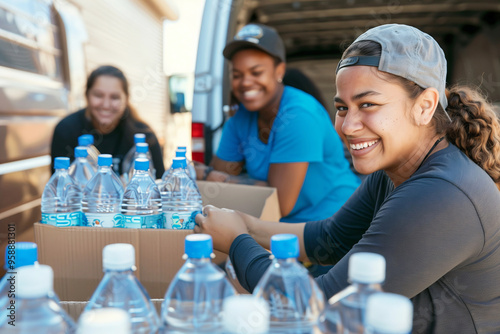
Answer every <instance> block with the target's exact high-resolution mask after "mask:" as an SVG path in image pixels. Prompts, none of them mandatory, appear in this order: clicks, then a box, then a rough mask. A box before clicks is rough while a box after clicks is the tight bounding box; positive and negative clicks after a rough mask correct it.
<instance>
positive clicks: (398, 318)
mask: <svg viewBox="0 0 500 334" xmlns="http://www.w3.org/2000/svg"><path fill="white" fill-rule="evenodd" d="M412 321H413V305H412V303H411V301H410V300H409V299H408V298H406V297H404V296H401V295H397V294H394V293H384V292H377V293H374V294H373V295H371V296H370V297H368V301H367V305H366V327H367V328H370V329H371V331H373V332H377V333H387V334H408V333H410V332H411V330H412Z"/></svg>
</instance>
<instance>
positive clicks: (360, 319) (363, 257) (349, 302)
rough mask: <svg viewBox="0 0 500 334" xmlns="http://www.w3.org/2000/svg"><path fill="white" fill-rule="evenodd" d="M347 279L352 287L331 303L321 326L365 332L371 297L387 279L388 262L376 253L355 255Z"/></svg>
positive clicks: (329, 329)
mask: <svg viewBox="0 0 500 334" xmlns="http://www.w3.org/2000/svg"><path fill="white" fill-rule="evenodd" d="M348 278H349V282H351V285H350V286H348V287H347V288H345V289H344V290H342V291H340V292H339V293H337V294H336V295H334V296H333V297H332V298H330V300H329V301H328V302H329V304H330V305H328V306H327V307H326V308H325V311H324V314H323V315H322V316H321V318H320V323H321V324H322V325H321V327H322V328H324V329H326V330H328V331H330V332H335V331H336V332H337V333H344V334H351V333H360V334H363V333H364V328H365V327H364V324H365V310H366V302H367V300H368V297H369V296H370V295H371V294H373V293H377V292H381V291H382V288H381V284H382V283H383V282H384V280H385V259H384V257H383V256H382V255H380V254H375V253H367V252H361V253H354V254H352V255H351V257H350V258H349V269H348Z"/></svg>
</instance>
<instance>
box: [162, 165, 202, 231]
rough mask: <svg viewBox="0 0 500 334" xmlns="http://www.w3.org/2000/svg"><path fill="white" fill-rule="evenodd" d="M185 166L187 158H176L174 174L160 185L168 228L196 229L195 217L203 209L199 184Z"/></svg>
mask: <svg viewBox="0 0 500 334" xmlns="http://www.w3.org/2000/svg"><path fill="white" fill-rule="evenodd" d="M185 168H186V159H185V158H174V159H173V162H172V169H173V171H172V174H171V175H170V176H169V177H168V178H167V179H166V180H164V181H162V182H161V183H160V186H159V188H160V192H161V198H162V201H163V212H164V214H165V228H167V229H174V230H182V229H194V225H195V220H194V218H195V217H196V215H197V214H198V213H201V210H202V199H201V195H200V191H199V189H198V186H197V185H196V182H195V181H194V180H193V179H191V178H190V177H189V176H188V175H187V174H186V170H185Z"/></svg>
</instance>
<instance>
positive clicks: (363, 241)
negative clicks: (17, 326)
mask: <svg viewBox="0 0 500 334" xmlns="http://www.w3.org/2000/svg"><path fill="white" fill-rule="evenodd" d="M445 78H446V59H445V56H444V53H443V51H442V50H441V48H440V47H439V45H438V44H437V42H436V41H435V40H434V39H433V38H432V37H430V36H429V35H427V34H425V33H423V32H421V31H420V30H418V29H416V28H413V27H409V26H405V25H396V24H388V25H383V26H379V27H376V28H373V29H371V30H369V31H367V32H366V33H364V34H362V35H361V36H360V37H358V38H357V39H356V41H355V42H354V43H353V44H352V45H351V46H350V47H349V48H348V49H347V50H346V51H345V53H344V56H343V58H342V60H341V61H340V64H339V66H338V68H337V95H336V97H335V103H336V108H337V119H336V130H337V132H338V133H339V135H340V136H341V137H342V139H343V140H344V141H345V142H346V144H347V145H348V147H349V148H350V151H351V154H352V156H353V163H354V166H355V168H356V169H357V170H358V171H359V172H361V173H365V174H367V173H371V174H370V175H369V176H368V177H367V178H366V179H365V181H364V182H363V184H362V185H361V186H360V187H359V188H358V189H357V190H356V192H355V193H354V194H353V195H352V196H351V198H349V200H348V201H347V202H346V203H345V205H344V206H343V207H342V208H341V209H340V210H339V211H338V212H337V213H336V214H335V215H334V216H332V217H331V218H328V219H326V220H323V221H319V222H309V223H304V224H272V223H269V222H262V221H260V220H258V219H257V218H253V217H250V216H248V215H244V214H242V213H239V212H228V211H223V210H219V209H216V208H213V207H207V208H205V210H204V212H205V214H206V217H205V216H202V215H198V216H197V219H196V220H197V226H196V228H195V231H196V232H201V231H203V232H205V233H209V234H211V235H212V236H213V237H214V247H215V248H217V249H219V250H222V251H226V252H228V253H229V254H230V258H231V261H232V263H233V265H234V267H235V271H236V273H237V275H238V278H239V281H240V283H242V285H243V286H244V287H245V288H247V289H249V290H250V291H251V290H252V289H253V288H254V287H255V285H256V284H257V282H258V280H259V279H260V277H261V276H262V274H263V273H264V271H265V270H266V268H267V266H269V264H270V260H269V253H268V252H267V251H266V250H265V249H264V248H262V246H264V247H266V248H268V249H269V239H270V237H271V236H272V235H273V234H276V233H294V234H296V235H297V236H299V239H300V240H301V257H300V258H301V259H302V260H306V259H309V260H310V261H313V262H318V263H322V264H335V265H334V266H333V268H332V269H330V271H329V272H328V273H327V274H325V275H323V276H320V277H318V278H316V282H317V283H318V284H319V285H320V287H321V288H322V289H323V291H324V292H325V294H326V295H327V296H328V297H331V296H332V295H334V294H335V293H337V292H339V291H340V290H341V289H343V288H345V287H346V286H347V285H348V284H349V283H348V281H347V266H348V260H349V256H350V255H351V254H353V253H357V252H373V253H379V254H382V255H383V256H384V257H385V259H386V261H387V275H386V281H385V284H384V286H383V288H384V290H386V291H388V292H395V293H399V294H402V295H405V296H407V297H409V298H411V299H412V302H413V305H414V321H413V333H446V334H448V333H476V332H478V333H500V317H499V314H500V284H499V282H500V192H499V189H498V185H499V184H500V160H499V159H500V126H499V122H498V119H497V116H496V114H495V113H494V111H493V110H492V107H491V105H489V104H488V103H487V102H486V101H485V99H484V98H483V97H482V96H481V95H480V94H479V93H477V92H475V91H473V90H471V89H469V88H466V87H454V88H451V89H450V90H449V91H448V92H447V91H446V89H445ZM261 245H262V246H261Z"/></svg>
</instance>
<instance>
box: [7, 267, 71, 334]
mask: <svg viewBox="0 0 500 334" xmlns="http://www.w3.org/2000/svg"><path fill="white" fill-rule="evenodd" d="M16 278H17V283H16V284H17V285H16V300H15V314H10V313H9V312H8V310H1V311H0V332H1V333H3V334H9V333H12V334H14V333H16V334H21V333H23V334H27V333H58V334H59V333H62V334H65V333H74V331H75V329H76V326H75V323H74V322H73V320H72V319H71V318H70V316H69V315H68V314H67V313H66V312H65V311H64V310H63V309H62V308H61V306H60V305H59V303H58V302H57V300H58V299H57V298H51V297H50V296H51V295H52V294H54V292H53V291H54V290H53V284H54V272H53V271H52V268H50V267H49V266H46V265H39V264H35V265H30V266H24V267H21V268H19V269H18V270H17V277H16Z"/></svg>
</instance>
